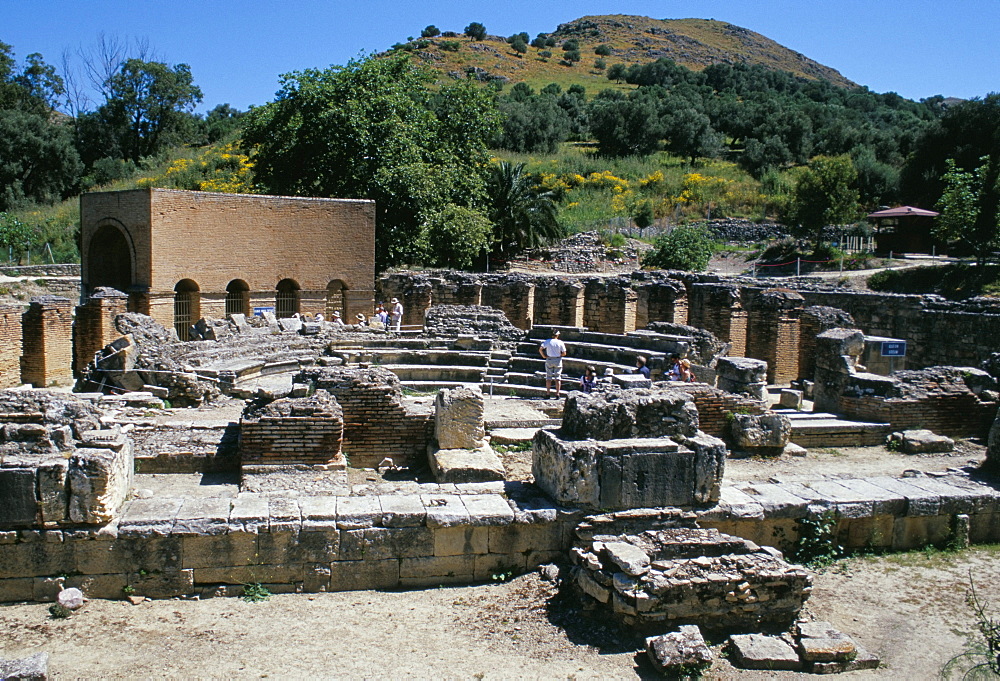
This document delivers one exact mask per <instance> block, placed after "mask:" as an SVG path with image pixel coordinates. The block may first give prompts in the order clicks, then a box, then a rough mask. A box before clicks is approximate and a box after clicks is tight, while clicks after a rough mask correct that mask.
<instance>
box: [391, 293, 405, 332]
mask: <svg viewBox="0 0 1000 681" xmlns="http://www.w3.org/2000/svg"><path fill="white" fill-rule="evenodd" d="M390 302H391V303H392V312H391V313H390V314H389V322H390V323H391V324H392V330H393V331H397V332H398V331H399V327H400V326H401V325H402V323H403V304H402V303H401V302H399V298H393V299H392V300H391V301H390Z"/></svg>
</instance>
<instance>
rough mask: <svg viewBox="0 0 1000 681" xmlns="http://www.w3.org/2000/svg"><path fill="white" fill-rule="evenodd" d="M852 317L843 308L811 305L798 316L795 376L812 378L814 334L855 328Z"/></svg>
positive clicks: (814, 359)
mask: <svg viewBox="0 0 1000 681" xmlns="http://www.w3.org/2000/svg"><path fill="white" fill-rule="evenodd" d="M855 326H856V325H855V322H854V319H853V318H852V317H851V315H849V314H848V313H846V312H844V311H843V310H838V309H837V308H834V307H825V306H823V305H812V306H810V307H806V308H804V309H803V310H802V313H801V315H800V316H799V374H798V376H797V377H796V378H798V379H803V378H804V379H808V380H810V381H811V380H813V377H814V376H815V373H816V336H818V335H819V334H821V333H823V332H824V331H829V330H830V329H838V328H839V329H852V328H855Z"/></svg>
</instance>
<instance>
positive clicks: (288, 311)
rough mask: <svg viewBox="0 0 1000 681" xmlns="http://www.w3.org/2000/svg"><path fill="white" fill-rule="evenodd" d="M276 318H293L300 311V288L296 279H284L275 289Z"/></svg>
mask: <svg viewBox="0 0 1000 681" xmlns="http://www.w3.org/2000/svg"><path fill="white" fill-rule="evenodd" d="M275 288H276V293H275V296H274V316H275V317H278V318H279V319H280V318H282V317H291V316H292V315H293V314H295V313H296V312H298V311H299V291H300V287H299V285H298V283H296V282H295V280H294V279H282V280H281V281H279V282H278V285H277V286H276V287H275Z"/></svg>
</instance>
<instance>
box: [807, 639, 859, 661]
mask: <svg viewBox="0 0 1000 681" xmlns="http://www.w3.org/2000/svg"><path fill="white" fill-rule="evenodd" d="M799 652H800V653H801V654H802V660H803V661H805V662H845V661H847V660H851V659H854V657H855V656H856V655H857V654H858V649H857V647H856V646H855V645H854V641H852V640H851V639H850V638H849V637H848V636H846V635H843V634H842V635H840V636H838V637H837V638H801V639H799Z"/></svg>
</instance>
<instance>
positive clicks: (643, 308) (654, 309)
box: [635, 279, 688, 329]
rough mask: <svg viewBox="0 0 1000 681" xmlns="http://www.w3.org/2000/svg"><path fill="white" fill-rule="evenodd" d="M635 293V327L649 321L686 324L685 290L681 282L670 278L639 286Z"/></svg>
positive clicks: (638, 327) (642, 325)
mask: <svg viewBox="0 0 1000 681" xmlns="http://www.w3.org/2000/svg"><path fill="white" fill-rule="evenodd" d="M636 293H637V295H638V298H637V300H636V310H635V328H637V329H644V328H646V326H647V325H648V324H649V323H650V322H669V323H672V324H687V321H688V313H687V290H686V289H685V288H684V284H683V282H680V281H676V280H674V279H670V280H667V281H657V282H651V283H648V284H643V285H642V286H640V287H639V288H638V289H637V290H636Z"/></svg>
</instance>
